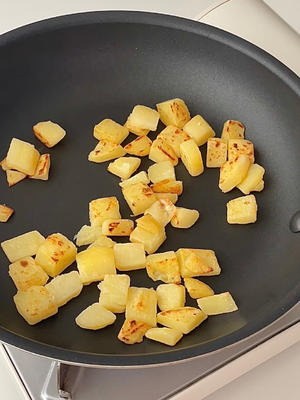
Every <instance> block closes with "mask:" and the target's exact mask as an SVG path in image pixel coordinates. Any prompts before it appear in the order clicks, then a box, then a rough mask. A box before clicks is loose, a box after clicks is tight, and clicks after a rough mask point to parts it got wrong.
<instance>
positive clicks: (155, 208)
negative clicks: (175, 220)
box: [145, 199, 176, 226]
mask: <svg viewBox="0 0 300 400" xmlns="http://www.w3.org/2000/svg"><path fill="white" fill-rule="evenodd" d="M175 211H176V207H175V206H174V204H173V203H172V202H171V201H170V200H168V199H160V200H157V201H156V202H155V203H153V204H152V206H150V207H149V208H148V210H146V211H145V214H150V215H152V217H153V218H154V219H155V220H156V221H157V222H159V224H160V225H161V226H166V225H167V224H168V223H169V222H170V221H171V219H172V217H173V215H174V214H175Z"/></svg>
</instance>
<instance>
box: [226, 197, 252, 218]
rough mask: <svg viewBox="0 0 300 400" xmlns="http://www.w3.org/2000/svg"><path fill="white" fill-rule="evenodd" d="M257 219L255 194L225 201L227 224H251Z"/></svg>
mask: <svg viewBox="0 0 300 400" xmlns="http://www.w3.org/2000/svg"><path fill="white" fill-rule="evenodd" d="M256 220H257V203H256V199H255V196H254V195H253V194H250V195H248V196H242V197H238V198H236V199H233V200H230V201H229V202H228V203H227V222H228V223H229V224H251V223H254V222H256Z"/></svg>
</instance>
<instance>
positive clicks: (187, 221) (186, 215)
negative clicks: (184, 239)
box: [171, 207, 199, 229]
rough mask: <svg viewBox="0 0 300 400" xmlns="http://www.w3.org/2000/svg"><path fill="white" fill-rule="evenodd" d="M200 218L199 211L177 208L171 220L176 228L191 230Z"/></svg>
mask: <svg viewBox="0 0 300 400" xmlns="http://www.w3.org/2000/svg"><path fill="white" fill-rule="evenodd" d="M198 218H199V211H197V210H191V209H189V208H183V207H176V210H175V213H174V215H173V217H172V219H171V225H172V226H173V227H174V228H185V229H187V228H190V227H191V226H193V225H194V223H195V222H196V221H197V219H198Z"/></svg>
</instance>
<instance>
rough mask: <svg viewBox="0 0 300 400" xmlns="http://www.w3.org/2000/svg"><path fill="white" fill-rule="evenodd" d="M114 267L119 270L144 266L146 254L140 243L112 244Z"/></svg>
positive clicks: (131, 269) (130, 269)
mask: <svg viewBox="0 0 300 400" xmlns="http://www.w3.org/2000/svg"><path fill="white" fill-rule="evenodd" d="M114 255H115V260H116V267H117V269H118V270H119V271H133V270H136V269H142V268H145V265H146V255H145V248H144V245H143V244H142V243H116V244H115V246H114Z"/></svg>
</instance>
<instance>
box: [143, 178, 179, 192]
mask: <svg viewBox="0 0 300 400" xmlns="http://www.w3.org/2000/svg"><path fill="white" fill-rule="evenodd" d="M150 187H151V189H152V190H153V192H155V193H174V194H179V195H180V194H182V191H183V185H182V181H173V180H170V179H164V180H163V181H160V182H156V183H153V184H152V185H150Z"/></svg>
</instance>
